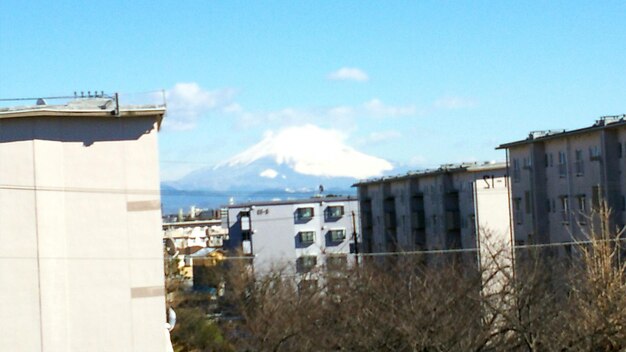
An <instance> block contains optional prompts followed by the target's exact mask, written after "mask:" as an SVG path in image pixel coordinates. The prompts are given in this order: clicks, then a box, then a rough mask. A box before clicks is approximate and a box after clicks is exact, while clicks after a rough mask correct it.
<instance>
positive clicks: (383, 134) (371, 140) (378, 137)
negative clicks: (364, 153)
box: [363, 130, 402, 144]
mask: <svg viewBox="0 0 626 352" xmlns="http://www.w3.org/2000/svg"><path fill="white" fill-rule="evenodd" d="M400 137H402V133H400V132H399V131H395V130H390V131H378V132H372V133H370V134H369V135H368V136H367V137H366V138H365V139H364V140H363V144H378V143H382V142H386V141H389V140H395V139H398V138H400Z"/></svg>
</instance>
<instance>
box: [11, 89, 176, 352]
mask: <svg viewBox="0 0 626 352" xmlns="http://www.w3.org/2000/svg"><path fill="white" fill-rule="evenodd" d="M164 113H165V107H164V106H162V105H151V106H133V107H124V106H122V107H118V106H117V104H116V102H115V99H106V98H97V99H95V98H94V99H78V100H74V101H71V102H69V103H68V104H66V105H46V104H45V102H43V101H41V102H39V103H38V105H36V106H24V107H13V108H0V241H1V242H2V243H3V244H4V245H3V249H2V250H1V251H0V286H1V287H2V288H3V289H2V293H0V300H1V301H2V302H3V304H1V305H0V317H2V319H0V331H2V333H1V334H0V350H3V351H164V350H165V341H164V339H165V338H164V334H165V331H164V322H165V314H164V313H165V309H164V307H165V301H164V288H163V283H164V277H163V252H162V241H161V238H160V237H161V236H160V231H161V218H160V209H161V208H160V196H159V164H158V152H157V148H158V146H157V131H158V129H159V126H160V122H161V119H162V118H163V115H164Z"/></svg>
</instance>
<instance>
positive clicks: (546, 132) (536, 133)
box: [528, 130, 565, 139]
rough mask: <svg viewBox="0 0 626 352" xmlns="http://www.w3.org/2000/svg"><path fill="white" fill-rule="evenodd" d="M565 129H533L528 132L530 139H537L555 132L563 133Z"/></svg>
mask: <svg viewBox="0 0 626 352" xmlns="http://www.w3.org/2000/svg"><path fill="white" fill-rule="evenodd" d="M563 132H565V130H543V131H531V132H530V133H529V134H528V139H536V138H541V137H546V136H550V135H553V134H559V133H563Z"/></svg>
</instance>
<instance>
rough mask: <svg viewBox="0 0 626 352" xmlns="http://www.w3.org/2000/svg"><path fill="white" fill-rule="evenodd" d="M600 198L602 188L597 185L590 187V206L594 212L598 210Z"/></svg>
mask: <svg viewBox="0 0 626 352" xmlns="http://www.w3.org/2000/svg"><path fill="white" fill-rule="evenodd" d="M602 197H603V194H602V187H600V186H599V185H598V186H593V187H591V206H592V207H593V209H594V210H596V211H597V210H599V209H600V205H601V204H600V203H601V201H602Z"/></svg>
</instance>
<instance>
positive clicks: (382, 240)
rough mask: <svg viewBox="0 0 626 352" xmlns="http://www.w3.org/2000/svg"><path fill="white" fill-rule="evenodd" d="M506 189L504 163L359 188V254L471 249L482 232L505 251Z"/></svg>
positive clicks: (445, 170)
mask: <svg viewBox="0 0 626 352" xmlns="http://www.w3.org/2000/svg"><path fill="white" fill-rule="evenodd" d="M507 183H508V177H507V175H506V167H505V164H504V163H484V164H476V163H470V164H459V165H443V166H442V167H441V168H439V169H437V170H427V171H423V172H415V173H408V174H406V175H400V176H395V177H384V178H379V179H372V180H366V181H362V182H359V183H357V184H355V187H357V188H358V196H359V202H360V209H361V228H362V238H363V240H362V242H363V245H362V249H363V252H365V253H380V252H400V251H425V250H445V249H473V248H477V247H478V246H479V245H480V243H481V241H483V240H485V238H481V236H483V237H485V236H484V235H485V234H486V232H489V233H491V239H492V240H498V241H499V242H503V243H506V244H507V246H508V247H509V248H510V243H511V231H510V212H509V211H508V189H507ZM475 258H477V257H476V256H475Z"/></svg>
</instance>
